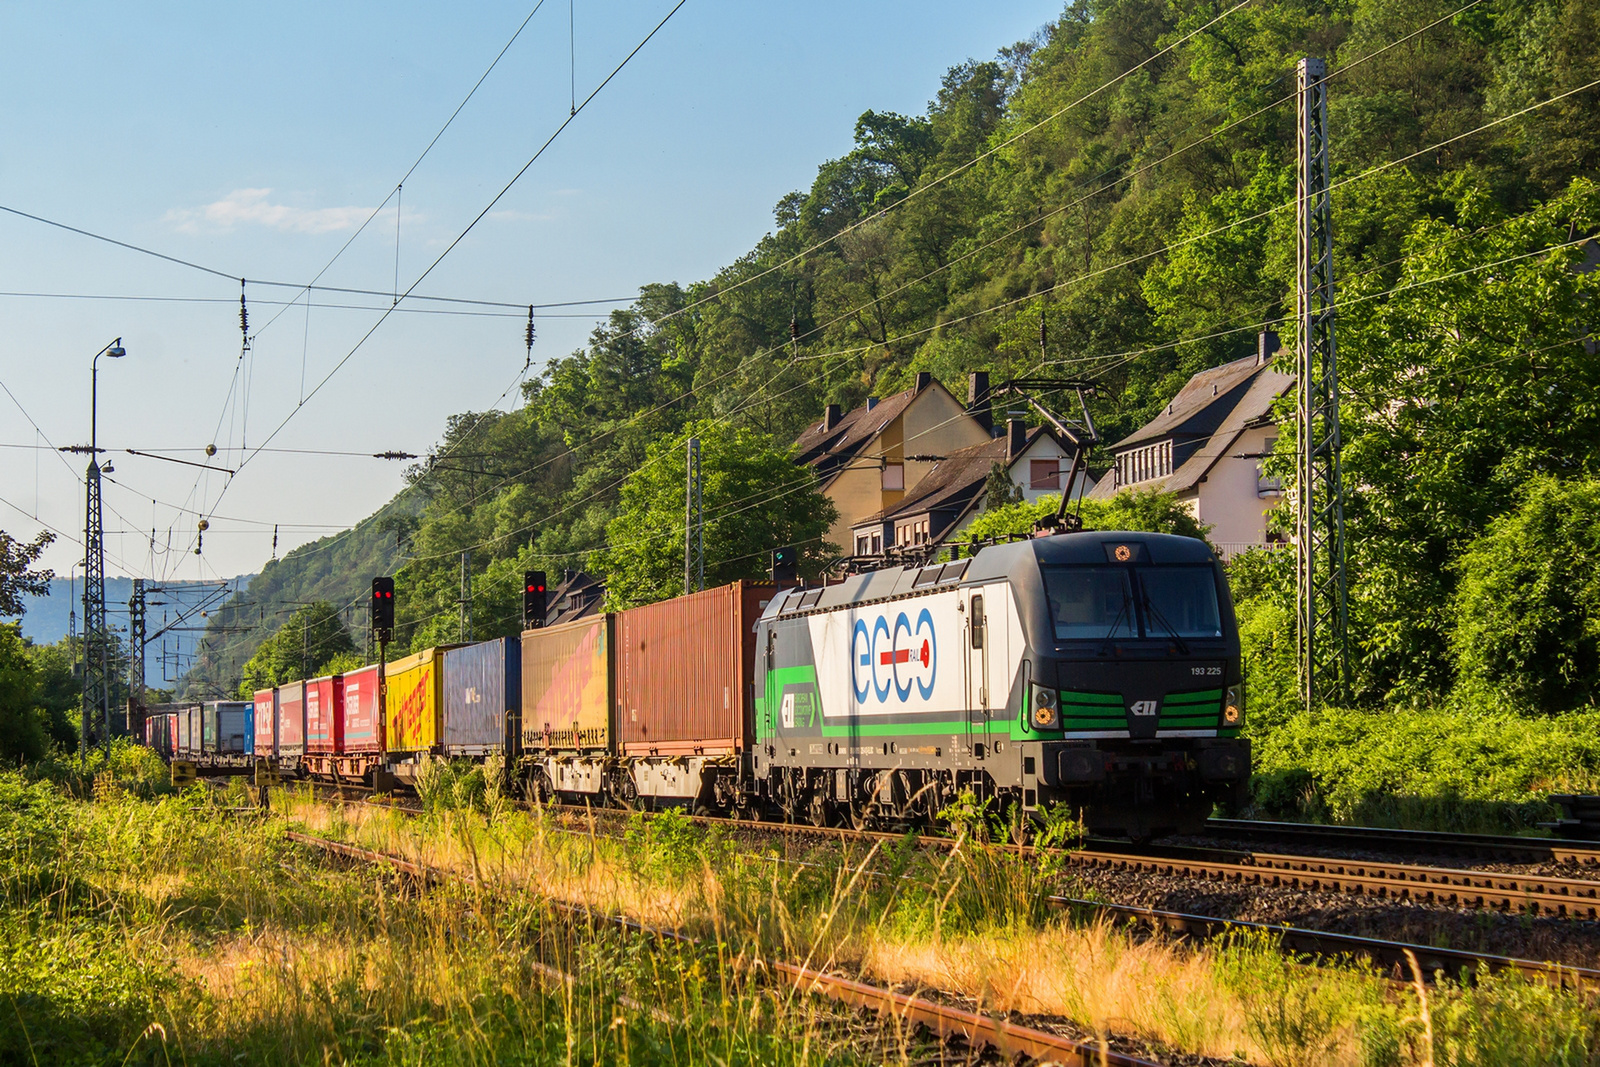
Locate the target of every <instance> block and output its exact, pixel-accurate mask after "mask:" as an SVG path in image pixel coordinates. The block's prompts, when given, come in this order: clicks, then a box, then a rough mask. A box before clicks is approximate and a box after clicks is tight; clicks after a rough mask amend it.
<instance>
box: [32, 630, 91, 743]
mask: <svg viewBox="0 0 1600 1067" xmlns="http://www.w3.org/2000/svg"><path fill="white" fill-rule="evenodd" d="M70 640H71V639H70V638H62V639H61V640H60V641H57V642H56V643H55V644H52V645H35V644H32V643H30V644H29V645H28V647H27V654H28V665H29V667H30V669H31V670H32V671H33V682H34V701H35V702H36V703H37V705H38V707H39V709H40V711H41V713H42V714H43V716H44V720H45V724H46V731H47V732H48V734H49V736H50V741H51V743H53V744H54V745H55V746H56V747H57V748H61V749H69V750H70V749H73V748H76V747H77V744H78V716H79V713H80V710H81V709H82V707H83V684H82V683H81V682H80V681H79V680H78V676H77V673H76V671H75V670H74V664H73V651H74V650H73V648H72V647H71V643H70Z"/></svg>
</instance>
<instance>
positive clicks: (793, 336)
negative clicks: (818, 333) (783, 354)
mask: <svg viewBox="0 0 1600 1067" xmlns="http://www.w3.org/2000/svg"><path fill="white" fill-rule="evenodd" d="M789 340H791V341H798V340H800V323H799V321H798V320H797V319H790V320H789Z"/></svg>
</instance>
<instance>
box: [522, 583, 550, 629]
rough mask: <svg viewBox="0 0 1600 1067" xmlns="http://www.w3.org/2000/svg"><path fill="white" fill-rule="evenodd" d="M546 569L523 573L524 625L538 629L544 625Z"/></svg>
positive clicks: (526, 627)
mask: <svg viewBox="0 0 1600 1067" xmlns="http://www.w3.org/2000/svg"><path fill="white" fill-rule="evenodd" d="M546 596H547V594H546V592H545V580H544V571H525V572H523V575H522V627H523V629H525V630H537V629H539V628H540V627H542V626H543V625H544V615H545V600H546Z"/></svg>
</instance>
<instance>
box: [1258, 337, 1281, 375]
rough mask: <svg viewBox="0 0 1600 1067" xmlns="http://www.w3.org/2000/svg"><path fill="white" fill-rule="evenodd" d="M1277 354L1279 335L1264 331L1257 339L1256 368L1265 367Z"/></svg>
mask: <svg viewBox="0 0 1600 1067" xmlns="http://www.w3.org/2000/svg"><path fill="white" fill-rule="evenodd" d="M1277 353H1278V335H1277V334H1275V333H1273V332H1272V331H1271V330H1262V331H1261V334H1260V336H1258V337H1257V338H1256V366H1258V367H1265V366H1266V365H1267V364H1268V363H1271V362H1272V357H1273V356H1275V355H1277Z"/></svg>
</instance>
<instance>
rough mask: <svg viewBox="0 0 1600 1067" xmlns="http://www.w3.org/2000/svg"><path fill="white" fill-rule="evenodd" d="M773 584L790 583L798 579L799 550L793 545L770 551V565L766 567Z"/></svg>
mask: <svg viewBox="0 0 1600 1067" xmlns="http://www.w3.org/2000/svg"><path fill="white" fill-rule="evenodd" d="M768 573H769V574H771V576H772V580H773V581H775V582H792V581H794V580H795V579H796V578H799V577H800V550H799V549H798V548H796V547H795V546H794V545H786V546H784V547H783V548H775V549H773V550H772V563H771V565H770V566H769V567H768Z"/></svg>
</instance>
